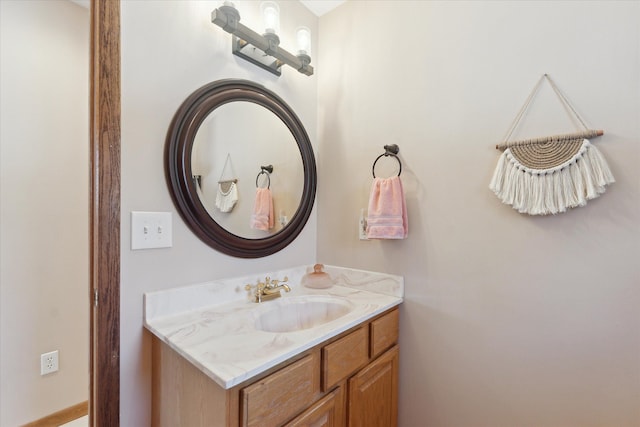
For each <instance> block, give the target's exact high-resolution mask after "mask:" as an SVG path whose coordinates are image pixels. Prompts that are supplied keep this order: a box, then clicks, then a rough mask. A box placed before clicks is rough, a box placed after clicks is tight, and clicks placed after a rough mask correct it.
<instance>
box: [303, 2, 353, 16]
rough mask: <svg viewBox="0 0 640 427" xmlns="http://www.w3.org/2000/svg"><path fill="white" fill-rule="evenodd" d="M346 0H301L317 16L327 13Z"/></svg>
mask: <svg viewBox="0 0 640 427" xmlns="http://www.w3.org/2000/svg"><path fill="white" fill-rule="evenodd" d="M345 1H346V0H300V2H301V3H302V4H303V5H305V6H306V7H307V9H309V10H310V11H311V12H313V13H314V14H316V15H317V16H322V15H324V14H325V13H327V12H329V11H331V10H333V9H335V8H336V7H338V6H340V5H341V4H342V3H344V2H345Z"/></svg>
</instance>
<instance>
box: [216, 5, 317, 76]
mask: <svg viewBox="0 0 640 427" xmlns="http://www.w3.org/2000/svg"><path fill="white" fill-rule="evenodd" d="M211 22H212V23H214V24H216V25H217V26H219V27H220V28H222V29H223V30H225V31H226V32H228V33H231V34H233V36H234V37H233V38H232V41H231V43H232V45H231V50H232V52H233V54H234V55H237V56H239V57H241V58H243V59H245V60H247V61H249V62H251V63H253V64H255V65H258V66H259V67H262V68H264V69H265V70H267V71H269V72H271V73H273V74H275V75H277V76H279V75H281V72H280V68H281V67H282V65H283V64H287V65H289V66H290V67H292V68H294V69H296V70H298V71H299V72H300V73H302V74H305V75H307V76H311V75H313V67H312V66H311V65H309V57H308V56H306V55H300V57H297V56H295V55H293V54H291V53H289V52H288V51H287V50H285V49H283V48H281V47H279V46H278V45H277V44H274V43H273V40H271V42H270V40H269V39H268V38H267V37H264V36H262V35H260V34H258V33H256V32H255V31H253V30H252V29H251V28H249V27H247V26H245V25H244V24H241V23H240V14H239V13H238V11H237V10H236V9H235V8H234V7H231V6H221V7H219V8H217V9H214V10H213V11H212V12H211ZM272 58H274V59H275V60H273V59H272Z"/></svg>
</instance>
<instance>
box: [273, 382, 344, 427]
mask: <svg viewBox="0 0 640 427" xmlns="http://www.w3.org/2000/svg"><path fill="white" fill-rule="evenodd" d="M344 423H345V416H344V391H343V388H342V387H338V388H336V389H335V390H334V391H332V392H331V393H329V394H328V395H326V396H325V397H323V398H322V399H320V400H319V401H318V402H316V403H315V404H314V405H313V406H312V407H310V408H309V409H307V410H306V411H304V412H303V413H302V414H301V415H300V416H299V417H297V418H296V419H295V420H293V421H291V422H290V423H289V424H287V425H286V426H285V427H342V426H344Z"/></svg>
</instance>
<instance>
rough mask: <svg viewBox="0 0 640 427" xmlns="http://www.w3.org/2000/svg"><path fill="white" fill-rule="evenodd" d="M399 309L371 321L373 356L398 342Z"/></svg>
mask: <svg viewBox="0 0 640 427" xmlns="http://www.w3.org/2000/svg"><path fill="white" fill-rule="evenodd" d="M398 313H399V311H398V309H395V310H393V311H392V312H390V313H387V314H385V315H384V316H382V317H380V318H378V319H376V320H374V321H373V322H371V357H372V358H373V357H377V356H378V355H379V354H382V352H384V351H385V350H386V349H388V348H389V347H391V346H392V345H393V344H395V343H396V342H398V326H399V316H398Z"/></svg>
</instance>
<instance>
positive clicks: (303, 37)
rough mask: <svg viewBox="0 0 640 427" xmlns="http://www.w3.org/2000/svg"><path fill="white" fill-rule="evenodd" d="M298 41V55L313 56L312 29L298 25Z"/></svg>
mask: <svg viewBox="0 0 640 427" xmlns="http://www.w3.org/2000/svg"><path fill="white" fill-rule="evenodd" d="M296 41H297V43H298V55H307V56H311V30H309V28H307V27H298V29H297V30H296Z"/></svg>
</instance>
